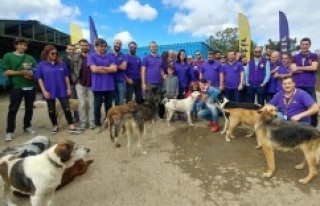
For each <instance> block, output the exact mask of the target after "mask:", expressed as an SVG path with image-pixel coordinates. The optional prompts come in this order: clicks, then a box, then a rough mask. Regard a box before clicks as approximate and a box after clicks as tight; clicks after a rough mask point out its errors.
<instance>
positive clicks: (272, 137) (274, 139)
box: [255, 105, 320, 184]
mask: <svg viewBox="0 0 320 206" xmlns="http://www.w3.org/2000/svg"><path fill="white" fill-rule="evenodd" d="M275 116H276V108H275V107H274V106H270V105H267V106H265V107H264V108H263V109H262V110H261V113H260V114H259V117H258V121H257V124H256V125H255V132H256V134H257V138H258V139H259V141H260V142H261V144H262V148H263V151H264V153H265V156H266V159H267V164H268V171H267V172H266V173H264V174H263V176H264V177H271V176H272V175H273V173H274V171H275V161H274V149H279V150H283V151H289V150H293V149H297V148H300V149H301V150H302V151H303V154H304V156H305V160H306V161H307V163H308V166H309V173H308V175H307V176H306V177H305V178H302V179H300V180H299V182H300V183H302V184H307V183H308V182H309V181H310V180H311V179H312V178H314V177H315V176H316V175H317V169H316V164H317V155H318V154H319V151H320V131H318V130H317V129H316V128H314V127H312V126H310V125H307V124H302V123H298V122H293V121H285V120H278V119H275ZM304 162H305V161H303V162H302V163H301V164H299V165H297V166H296V167H295V168H296V169H302V168H303V166H304Z"/></svg>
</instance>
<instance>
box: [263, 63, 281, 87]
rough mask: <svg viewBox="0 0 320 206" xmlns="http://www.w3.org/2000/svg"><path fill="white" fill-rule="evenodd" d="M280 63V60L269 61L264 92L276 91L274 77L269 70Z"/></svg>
mask: <svg viewBox="0 0 320 206" xmlns="http://www.w3.org/2000/svg"><path fill="white" fill-rule="evenodd" d="M280 65H282V62H280V61H278V62H275V63H273V62H270V79H269V81H268V83H267V84H266V92H267V93H276V92H277V90H276V84H277V83H276V82H277V81H276V79H275V78H274V77H273V74H271V71H272V70H274V69H275V68H276V67H277V66H280Z"/></svg>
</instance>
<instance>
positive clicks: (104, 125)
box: [101, 119, 108, 128]
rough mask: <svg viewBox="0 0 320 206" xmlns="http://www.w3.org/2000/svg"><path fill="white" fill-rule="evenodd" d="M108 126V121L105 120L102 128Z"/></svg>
mask: <svg viewBox="0 0 320 206" xmlns="http://www.w3.org/2000/svg"><path fill="white" fill-rule="evenodd" d="M107 126H108V120H107V119H105V120H103V122H102V125H101V127H102V128H107Z"/></svg>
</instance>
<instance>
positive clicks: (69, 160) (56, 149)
mask: <svg viewBox="0 0 320 206" xmlns="http://www.w3.org/2000/svg"><path fill="white" fill-rule="evenodd" d="M89 152H90V149H88V148H83V147H78V146H77V145H76V143H75V142H73V141H70V140H64V141H60V142H58V143H57V144H55V145H53V146H52V147H51V148H49V149H47V150H45V151H44V152H42V153H41V154H38V155H35V156H28V157H25V158H18V157H15V156H14V155H12V154H1V155H0V175H1V177H2V179H3V182H4V198H5V202H6V204H7V205H15V204H14V202H13V193H14V192H18V193H20V194H25V195H30V202H31V205H32V206H43V205H50V204H51V203H52V201H53V195H54V190H55V189H56V188H57V186H58V185H59V184H60V183H61V178H62V174H63V172H64V170H65V169H66V168H69V167H71V166H72V165H74V163H75V162H76V161H77V160H80V159H83V158H85V157H86V156H87V155H88V153H89Z"/></svg>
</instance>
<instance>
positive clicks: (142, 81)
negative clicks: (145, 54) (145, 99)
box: [141, 66, 147, 90]
mask: <svg viewBox="0 0 320 206" xmlns="http://www.w3.org/2000/svg"><path fill="white" fill-rule="evenodd" d="M141 84H142V85H141V86H142V90H147V85H146V67H145V66H142V67H141Z"/></svg>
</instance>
